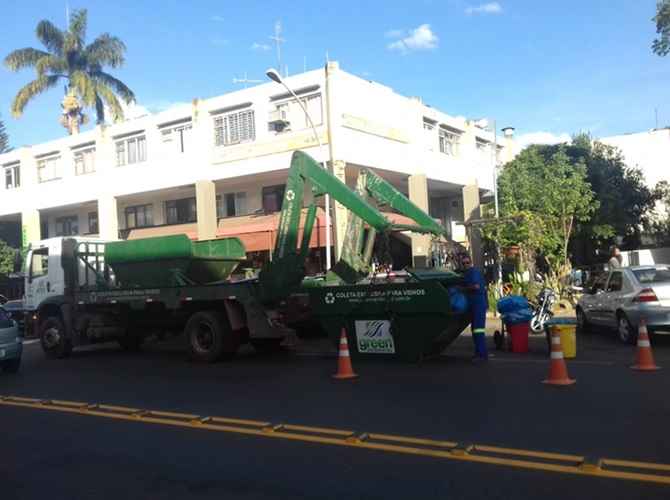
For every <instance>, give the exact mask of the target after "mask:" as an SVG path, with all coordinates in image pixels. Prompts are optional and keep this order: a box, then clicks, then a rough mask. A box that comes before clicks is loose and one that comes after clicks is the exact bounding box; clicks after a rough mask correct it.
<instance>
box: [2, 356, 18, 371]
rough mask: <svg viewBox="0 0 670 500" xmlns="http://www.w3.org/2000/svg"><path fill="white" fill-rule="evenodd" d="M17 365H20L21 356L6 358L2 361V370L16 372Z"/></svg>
mask: <svg viewBox="0 0 670 500" xmlns="http://www.w3.org/2000/svg"><path fill="white" fill-rule="evenodd" d="M19 366H21V358H16V359H7V360H5V361H3V362H2V371H5V372H7V373H16V372H18V371H19Z"/></svg>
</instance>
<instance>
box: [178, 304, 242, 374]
mask: <svg viewBox="0 0 670 500" xmlns="http://www.w3.org/2000/svg"><path fill="white" fill-rule="evenodd" d="M184 331H185V333H186V339H187V340H188V347H189V352H190V356H191V359H192V360H193V361H197V362H200V363H213V362H215V361H218V360H219V359H221V358H222V357H232V356H233V355H234V354H235V353H236V352H237V349H238V347H239V338H237V336H236V335H235V334H234V333H233V331H232V330H231V328H230V326H229V325H228V321H227V320H226V318H225V317H224V316H222V315H221V314H219V313H218V312H214V311H201V312H197V313H195V314H194V315H193V316H191V318H190V319H189V320H188V322H187V323H186V328H184Z"/></svg>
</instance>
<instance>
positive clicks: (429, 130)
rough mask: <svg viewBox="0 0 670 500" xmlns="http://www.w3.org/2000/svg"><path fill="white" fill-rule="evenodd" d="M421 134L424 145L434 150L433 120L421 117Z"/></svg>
mask: <svg viewBox="0 0 670 500" xmlns="http://www.w3.org/2000/svg"><path fill="white" fill-rule="evenodd" d="M423 134H424V138H425V141H426V147H427V148H428V150H429V151H435V122H433V121H432V120H429V119H428V118H424V119H423Z"/></svg>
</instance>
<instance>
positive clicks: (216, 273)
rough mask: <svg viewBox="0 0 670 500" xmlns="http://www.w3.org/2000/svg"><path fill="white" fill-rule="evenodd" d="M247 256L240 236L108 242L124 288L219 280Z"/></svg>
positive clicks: (107, 249) (109, 255)
mask: <svg viewBox="0 0 670 500" xmlns="http://www.w3.org/2000/svg"><path fill="white" fill-rule="evenodd" d="M244 259H246V251H245V248H244V245H243V244H242V242H241V241H240V240H239V239H238V238H223V239H220V240H208V241H191V240H190V239H189V238H188V237H187V236H186V235H185V234H179V235H173V236H160V237H156V238H143V239H139V240H130V241H115V242H110V243H107V244H106V245H105V262H106V263H107V265H109V266H110V267H111V268H112V270H113V271H114V276H115V279H116V281H117V283H118V284H120V285H121V286H122V287H123V288H153V287H169V286H186V285H205V284H210V283H216V282H219V281H224V280H226V279H228V278H229V277H230V275H231V274H232V273H233V271H235V268H237V266H238V265H239V264H240V262H242V261H243V260H244Z"/></svg>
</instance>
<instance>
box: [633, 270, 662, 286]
mask: <svg viewBox="0 0 670 500" xmlns="http://www.w3.org/2000/svg"><path fill="white" fill-rule="evenodd" d="M633 274H634V275H635V277H636V278H637V280H638V281H639V282H640V284H642V285H647V284H651V283H663V282H669V281H670V268H668V267H650V268H646V269H636V270H635V271H633Z"/></svg>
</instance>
